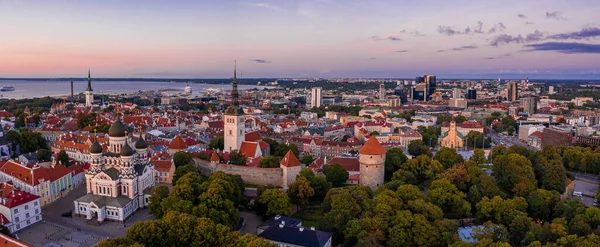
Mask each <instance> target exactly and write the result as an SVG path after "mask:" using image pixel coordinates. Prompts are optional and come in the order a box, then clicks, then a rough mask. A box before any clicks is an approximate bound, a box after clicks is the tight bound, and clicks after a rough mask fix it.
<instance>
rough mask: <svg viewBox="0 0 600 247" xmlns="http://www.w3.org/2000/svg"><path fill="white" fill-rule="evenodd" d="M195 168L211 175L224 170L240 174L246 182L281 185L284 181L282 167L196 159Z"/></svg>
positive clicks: (228, 172)
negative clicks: (229, 163) (264, 166)
mask: <svg viewBox="0 0 600 247" xmlns="http://www.w3.org/2000/svg"><path fill="white" fill-rule="evenodd" d="M194 161H195V168H196V169H198V170H199V171H200V173H201V174H202V175H204V176H210V175H211V174H213V173H214V172H217V171H223V172H225V173H227V174H232V175H240V176H241V177H242V179H243V180H244V182H246V183H248V184H255V185H269V184H272V185H275V186H281V185H282V182H283V170H282V169H281V168H259V167H247V166H236V165H227V164H215V163H211V162H209V161H205V160H201V159H194Z"/></svg>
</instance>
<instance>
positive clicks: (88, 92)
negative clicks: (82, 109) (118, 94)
mask: <svg viewBox="0 0 600 247" xmlns="http://www.w3.org/2000/svg"><path fill="white" fill-rule="evenodd" d="M93 104H94V90H92V76H91V73H90V70H89V69H88V86H87V89H85V106H86V107H90V106H92V105H93Z"/></svg>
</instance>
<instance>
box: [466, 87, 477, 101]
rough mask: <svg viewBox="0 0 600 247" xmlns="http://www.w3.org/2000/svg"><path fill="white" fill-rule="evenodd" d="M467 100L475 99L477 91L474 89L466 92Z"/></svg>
mask: <svg viewBox="0 0 600 247" xmlns="http://www.w3.org/2000/svg"><path fill="white" fill-rule="evenodd" d="M467 99H477V90H476V89H469V90H467Z"/></svg>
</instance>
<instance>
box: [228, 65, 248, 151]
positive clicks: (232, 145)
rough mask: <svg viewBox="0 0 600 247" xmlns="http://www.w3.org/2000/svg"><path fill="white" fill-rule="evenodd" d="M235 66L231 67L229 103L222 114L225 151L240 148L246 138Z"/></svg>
mask: <svg viewBox="0 0 600 247" xmlns="http://www.w3.org/2000/svg"><path fill="white" fill-rule="evenodd" d="M236 69H237V66H234V68H233V83H232V84H231V105H230V106H229V108H227V110H226V111H225V114H223V122H224V124H225V133H224V135H225V140H224V142H225V151H228V152H231V151H233V150H240V147H241V146H242V142H244V140H245V139H246V133H245V132H246V123H245V117H244V110H243V109H242V108H241V107H240V101H239V92H238V90H237V73H236Z"/></svg>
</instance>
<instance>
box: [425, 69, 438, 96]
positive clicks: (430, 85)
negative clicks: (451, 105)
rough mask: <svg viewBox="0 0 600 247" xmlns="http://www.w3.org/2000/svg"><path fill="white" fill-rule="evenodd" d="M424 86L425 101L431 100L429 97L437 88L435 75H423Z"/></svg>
mask: <svg viewBox="0 0 600 247" xmlns="http://www.w3.org/2000/svg"><path fill="white" fill-rule="evenodd" d="M423 77H424V78H425V84H426V87H427V100H430V99H431V95H432V94H433V93H435V89H436V88H437V83H436V81H435V75H425V76H423Z"/></svg>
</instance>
